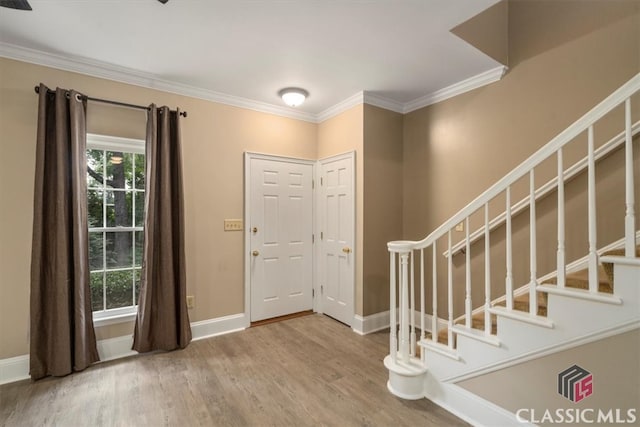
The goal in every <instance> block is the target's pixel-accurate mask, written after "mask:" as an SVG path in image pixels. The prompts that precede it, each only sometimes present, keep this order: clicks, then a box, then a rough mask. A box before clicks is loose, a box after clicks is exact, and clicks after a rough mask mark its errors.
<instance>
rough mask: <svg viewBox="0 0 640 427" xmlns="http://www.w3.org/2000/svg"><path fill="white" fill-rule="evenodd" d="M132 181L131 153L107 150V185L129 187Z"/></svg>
mask: <svg viewBox="0 0 640 427" xmlns="http://www.w3.org/2000/svg"><path fill="white" fill-rule="evenodd" d="M127 174H128V175H129V180H128V182H129V183H130V182H131V174H132V170H131V153H123V152H122V151H107V182H106V183H107V185H108V186H109V187H111V188H123V189H124V188H127V187H126V184H127Z"/></svg>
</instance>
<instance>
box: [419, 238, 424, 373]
mask: <svg viewBox="0 0 640 427" xmlns="http://www.w3.org/2000/svg"><path fill="white" fill-rule="evenodd" d="M424 297H425V295H424V249H420V341H424ZM420 359H422V361H423V362H424V351H422V347H421V350H420Z"/></svg>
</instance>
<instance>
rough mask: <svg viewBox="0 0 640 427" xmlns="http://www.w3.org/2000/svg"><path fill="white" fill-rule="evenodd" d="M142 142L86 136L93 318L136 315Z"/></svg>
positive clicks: (141, 216)
mask: <svg viewBox="0 0 640 427" xmlns="http://www.w3.org/2000/svg"><path fill="white" fill-rule="evenodd" d="M144 166H145V156H144V141H141V140H131V139H124V138H115V137H110V136H101V135H93V134H88V135H87V203H88V222H89V267H90V271H91V272H90V279H91V280H90V283H91V305H92V307H93V315H94V319H96V320H97V319H104V318H111V317H118V316H122V315H128V314H132V313H135V310H136V304H137V301H138V293H139V290H140V286H139V285H140V271H141V267H142V248H143V244H144V228H143V225H144Z"/></svg>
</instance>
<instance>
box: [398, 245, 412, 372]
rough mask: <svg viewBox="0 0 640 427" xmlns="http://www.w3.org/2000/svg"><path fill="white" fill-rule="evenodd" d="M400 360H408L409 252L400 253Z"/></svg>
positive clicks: (406, 361)
mask: <svg viewBox="0 0 640 427" xmlns="http://www.w3.org/2000/svg"><path fill="white" fill-rule="evenodd" d="M400 266H401V269H400V271H401V273H400V276H401V280H400V289H401V292H400V294H401V297H400V306H401V307H402V308H401V309H400V314H401V316H402V317H401V318H400V360H401V361H403V362H405V363H408V362H409V351H410V350H409V346H410V345H411V343H410V339H409V253H408V252H402V253H400Z"/></svg>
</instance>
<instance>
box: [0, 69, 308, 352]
mask: <svg viewBox="0 0 640 427" xmlns="http://www.w3.org/2000/svg"><path fill="white" fill-rule="evenodd" d="M39 82H43V83H45V84H46V85H48V86H49V87H52V88H55V87H56V86H60V87H65V88H74V89H76V90H79V91H81V92H83V93H86V94H88V95H90V96H94V97H100V98H109V99H117V100H120V101H123V102H129V103H134V104H148V103H151V102H155V103H156V104H160V105H163V104H166V105H169V106H170V107H172V108H175V107H180V108H181V109H183V110H186V111H187V112H188V114H189V115H188V117H187V118H186V119H183V121H182V137H183V147H182V149H183V161H184V186H185V216H186V221H185V223H186V224H185V225H186V230H185V233H186V236H185V238H186V258H187V283H188V285H187V288H188V289H187V292H188V293H189V294H190V295H194V296H195V301H196V307H195V309H193V310H191V311H190V313H189V314H190V318H191V321H199V320H206V319H211V318H215V317H220V316H224V315H229V314H235V313H240V312H243V311H244V306H243V305H244V296H243V289H244V282H243V238H242V233H237V232H235V233H234V232H226V233H225V232H223V220H224V218H242V217H243V152H244V151H245V150H248V151H256V152H268V153H272V154H276V155H283V156H293V157H302V158H310V159H314V158H316V154H317V153H316V148H317V141H316V139H317V125H315V124H313V123H307V122H303V121H299V120H292V119H287V118H283V117H278V116H273V115H269V114H263V113H258V112H253V111H249V110H244V109H239V108H234V107H230V106H226V105H221V104H216V103H212V102H207V101H203V100H198V99H194V98H188V97H184V96H179V95H173V94H169V93H165V92H159V91H155V90H151V89H145V88H140V87H136V86H131V85H126V84H121V83H116V82H112V81H107V80H103V79H97V78H93V77H88V76H83V75H79V74H75V73H70V72H65V71H60V70H54V69H51V68H46V67H40V66H36V65H31V64H26V63H22V62H17V61H12V60H8V59H0V138H1V139H0V159H2V160H3V163H4V165H3V167H2V168H0V200H2V202H0V281H1V283H0V359H2V358H7V357H12V356H18V355H22V354H26V353H27V352H28V339H27V334H28V322H29V320H28V319H29V318H28V316H29V269H30V257H31V252H30V251H31V226H32V214H33V213H32V211H33V174H34V165H35V157H34V156H35V136H36V116H37V96H36V94H35V93H34V91H33V88H34V86H35V85H37V84H38V83H39ZM87 114H88V126H89V131H90V132H96V133H105V134H115V135H118V136H128V137H138V138H141V137H143V136H144V131H145V117H144V116H145V115H144V113H143V112H139V111H135V110H126V109H121V108H113V107H107V106H102V105H97V104H95V103H89V106H88V113H87ZM131 330H132V328H131V325H130V324H122V325H117V326H111V327H105V328H98V331H97V335H98V337H99V338H107V337H111V336H119V335H126V334H128V333H130V332H131Z"/></svg>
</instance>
